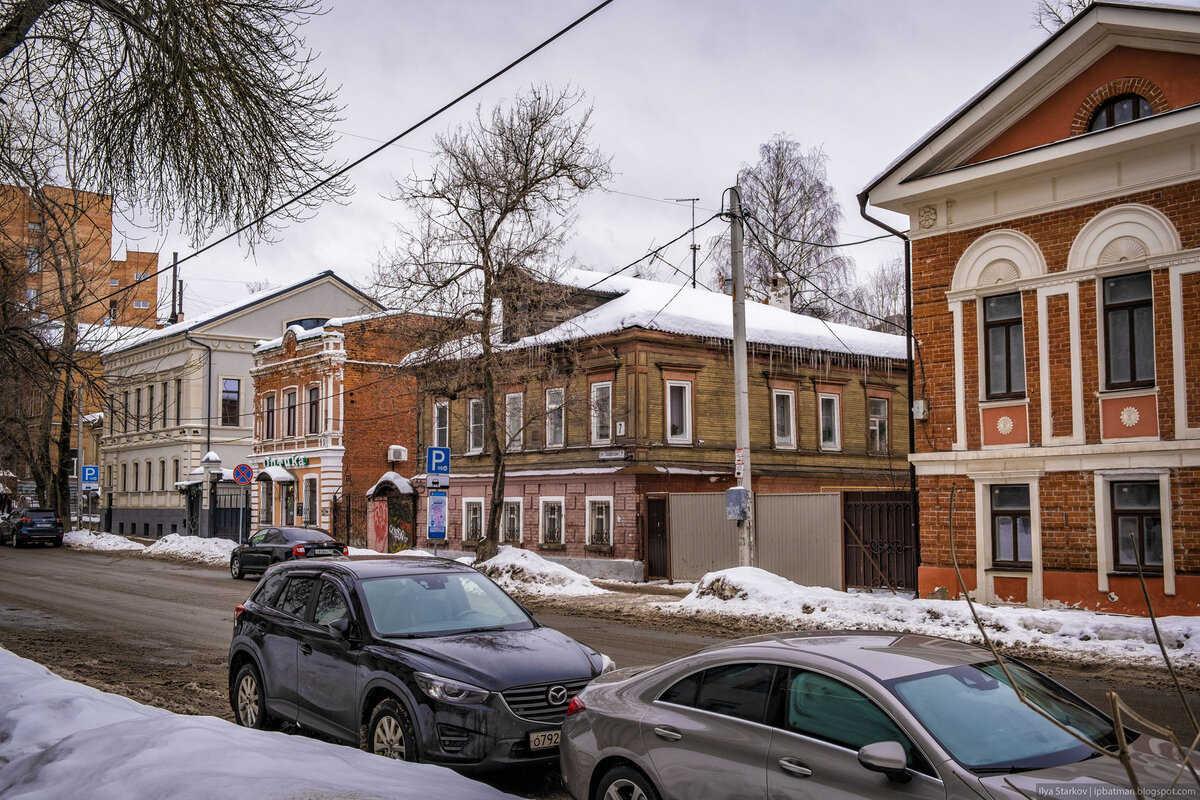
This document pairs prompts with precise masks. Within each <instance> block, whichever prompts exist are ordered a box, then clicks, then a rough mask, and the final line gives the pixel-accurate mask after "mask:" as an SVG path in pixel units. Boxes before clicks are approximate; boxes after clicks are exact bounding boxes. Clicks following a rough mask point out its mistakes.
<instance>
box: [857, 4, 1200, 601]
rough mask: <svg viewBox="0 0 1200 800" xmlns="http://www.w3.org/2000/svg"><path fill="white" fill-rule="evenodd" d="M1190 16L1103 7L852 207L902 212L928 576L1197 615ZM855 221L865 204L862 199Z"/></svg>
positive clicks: (1199, 328) (1198, 225) (1197, 80)
mask: <svg viewBox="0 0 1200 800" xmlns="http://www.w3.org/2000/svg"><path fill="white" fill-rule="evenodd" d="M1198 104H1200V13H1197V11H1196V10H1184V9H1178V8H1163V7H1140V6H1130V5H1126V4H1118V3H1109V2H1104V0H1100V1H1099V2H1096V3H1093V4H1092V5H1090V6H1089V7H1088V8H1087V9H1086V10H1085V11H1083V12H1082V13H1080V14H1079V15H1078V16H1077V17H1076V18H1075V19H1073V20H1072V21H1071V22H1070V23H1069V24H1067V25H1066V26H1064V27H1063V28H1062V29H1060V30H1059V31H1058V32H1057V33H1055V34H1054V35H1053V36H1051V37H1050V38H1049V39H1048V40H1047V41H1046V42H1045V43H1044V44H1042V45H1041V46H1040V47H1039V48H1037V49H1036V50H1034V51H1033V52H1032V53H1030V54H1029V55H1028V56H1026V57H1025V58H1024V59H1023V60H1022V61H1021V62H1020V63H1018V64H1017V65H1016V66H1014V67H1013V68H1012V69H1011V70H1009V71H1008V72H1007V73H1005V74H1004V75H1002V76H1000V77H999V78H998V79H997V80H996V81H995V82H993V83H992V84H991V85H990V86H989V87H987V88H986V89H985V90H984V91H983V92H981V93H980V94H979V95H977V96H976V97H974V98H972V99H971V100H970V101H969V102H968V103H967V104H966V105H964V106H963V107H962V108H961V109H959V110H958V111H957V112H956V113H955V114H954V115H953V116H952V117H950V118H949V119H948V120H946V121H945V122H943V123H942V124H941V125H940V126H939V127H938V128H936V129H935V130H933V131H932V132H931V133H929V134H928V135H927V136H926V137H925V138H923V139H922V140H921V141H919V142H917V143H916V144H915V145H914V146H913V147H911V148H910V149H909V150H908V151H907V152H906V153H905V154H904V155H902V156H901V157H900V158H899V159H898V160H897V161H896V162H894V163H893V164H892V166H890V167H888V169H887V171H886V172H884V173H883V174H882V175H881V176H879V177H878V178H877V179H876V180H875V181H874V182H873V183H872V184H871V185H870V186H869V187H868V188H867V189H866V190H865V191H864V192H863V195H862V196H861V197H860V199H861V200H863V201H864V203H865V202H870V203H871V204H873V205H875V206H878V207H881V208H884V209H888V210H890V211H894V212H898V213H901V214H904V215H907V216H908V218H909V224H910V232H909V234H908V235H909V238H910V239H911V276H912V304H913V315H914V325H913V335H914V338H915V339H916V341H917V346H918V354H919V356H918V357H919V363H921V364H922V365H923V370H922V372H921V373H920V375H919V378H920V380H919V382H918V391H917V397H918V398H921V399H923V400H924V401H926V403H927V416H926V417H925V418H923V419H919V420H918V421H917V422H916V423H915V424H916V426H917V427H916V441H917V452H915V453H914V454H913V455H912V456H911V461H912V463H913V464H914V465H915V468H916V472H917V475H918V489H919V492H920V507H921V514H920V523H921V552H922V566H921V571H920V591H921V594H922V595H929V594H931V593H933V592H936V591H937V590H938V589H939V588H943V589H947V590H948V591H949V593H950V594H951V595H953V594H956V593H957V591H958V589H957V582H956V579H955V577H954V573H953V569H952V566H953V565H952V558H951V552H950V506H951V498H952V496H953V504H954V520H953V535H954V543H955V549H956V551H957V558H958V563H959V564H960V566H962V567H963V568H964V578H965V580H966V582H967V584H968V588H969V589H972V590H973V591H974V592H975V594H976V596H977V597H979V598H980V599H982V600H986V601H999V602H1016V603H1027V604H1029V605H1031V606H1041V605H1045V604H1052V603H1064V604H1070V605H1076V604H1078V605H1081V606H1084V607H1087V608H1097V609H1102V610H1109V611H1118V612H1129V613H1140V614H1144V613H1146V608H1145V603H1144V601H1143V599H1142V593H1141V588H1140V586H1139V583H1138V577H1137V573H1138V569H1139V564H1140V565H1141V568H1142V570H1143V572H1144V574H1145V575H1146V576H1147V579H1148V581H1147V582H1148V586H1149V589H1150V593H1151V598H1152V600H1153V603H1154V606H1155V610H1156V611H1157V612H1159V613H1186V614H1194V613H1197V612H1200V506H1198V505H1197V502H1196V501H1197V496H1198V494H1200V161H1198V154H1200V149H1198V148H1200V144H1198V142H1200V105H1198ZM864 207H865V206H864Z"/></svg>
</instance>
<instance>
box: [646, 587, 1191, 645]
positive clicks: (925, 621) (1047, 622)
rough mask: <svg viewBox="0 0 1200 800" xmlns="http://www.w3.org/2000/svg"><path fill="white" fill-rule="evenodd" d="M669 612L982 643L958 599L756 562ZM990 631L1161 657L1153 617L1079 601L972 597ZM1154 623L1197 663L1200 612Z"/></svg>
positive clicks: (1000, 641) (1004, 641)
mask: <svg viewBox="0 0 1200 800" xmlns="http://www.w3.org/2000/svg"><path fill="white" fill-rule="evenodd" d="M659 608H661V609H662V610H663V611H665V612H672V613H697V612H699V613H718V614H728V615H736V616H756V617H763V618H769V619H772V620H779V623H780V626H781V628H795V629H805V628H823V629H864V628H872V629H877V630H886V631H897V632H910V633H925V634H929V635H932V636H945V637H947V638H950V639H958V640H960V641H967V642H975V643H982V641H983V639H982V637H981V636H980V634H979V629H978V628H977V627H976V625H975V621H974V620H973V619H972V618H971V612H970V609H969V608H968V607H967V604H966V601H963V600H920V599H911V598H910V597H905V596H899V597H893V596H892V595H890V594H874V593H873V594H866V593H863V594H848V593H846V592H839V591H836V590H834V589H824V588H820V587H813V586H801V585H799V584H795V583H792V582H791V581H789V580H787V579H786V578H782V577H780V576H778V575H775V574H773V573H770V572H766V571H765V570H761V569H756V568H754V567H734V568H733V569H726V570H721V571H719V572H711V573H709V574H707V575H705V576H704V577H703V578H702V579H701V580H700V582H699V583H698V584H697V585H696V588H695V589H694V590H693V591H692V593H691V594H689V595H688V596H687V597H685V598H683V599H682V600H680V601H679V602H678V603H663V604H661V605H660V606H659ZM975 609H976V611H978V612H979V618H980V620H981V621H982V622H983V624H984V626H985V627H986V628H987V632H988V636H989V637H991V639H992V640H993V641H994V642H995V643H996V644H997V645H999V646H1001V647H1004V648H1005V649H1008V648H1029V649H1030V650H1034V651H1053V652H1054V654H1055V656H1056V657H1070V656H1072V655H1075V656H1079V657H1086V658H1088V659H1092V660H1097V659H1106V660H1110V661H1113V662H1120V663H1125V664H1134V665H1151V664H1157V665H1161V664H1162V655H1161V654H1160V652H1159V649H1158V643H1157V642H1156V641H1155V638H1154V631H1153V629H1152V627H1151V625H1150V620H1149V619H1145V618H1142V617H1125V616H1116V615H1111V614H1098V613H1095V612H1092V611H1084V610H1082V609H1061V610H1060V609H1032V608H1025V607H1023V606H1022V607H1015V606H1001V607H996V608H993V607H989V606H984V605H979V604H976V606H975ZM1159 629H1160V631H1161V632H1162V636H1163V641H1164V643H1165V644H1166V647H1167V652H1168V653H1169V654H1170V656H1171V660H1172V662H1173V663H1175V664H1176V665H1181V666H1191V667H1195V666H1200V618H1195V617H1164V618H1161V619H1159Z"/></svg>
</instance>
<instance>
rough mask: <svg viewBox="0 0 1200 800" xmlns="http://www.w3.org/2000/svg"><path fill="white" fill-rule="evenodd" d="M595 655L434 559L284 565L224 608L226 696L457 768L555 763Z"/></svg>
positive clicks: (257, 714) (239, 708)
mask: <svg viewBox="0 0 1200 800" xmlns="http://www.w3.org/2000/svg"><path fill="white" fill-rule="evenodd" d="M603 663H604V660H603V658H602V657H601V656H600V655H599V654H598V653H597V652H596V651H594V650H592V649H590V648H588V647H585V646H584V645H582V644H580V643H578V642H576V641H575V640H574V639H571V638H570V637H568V636H565V635H564V634H562V633H559V632H558V631H556V630H553V629H551V628H546V627H543V626H542V625H540V624H538V622H537V621H535V620H534V619H533V617H531V616H530V615H529V613H528V612H527V611H526V610H525V609H524V608H523V607H522V606H521V605H520V604H518V603H517V602H516V601H514V600H513V599H512V598H511V597H509V596H508V595H507V594H506V593H505V592H504V590H503V589H501V588H500V587H499V586H497V585H496V584H495V583H493V582H492V581H491V579H489V578H488V577H487V576H485V575H482V574H480V573H479V572H478V571H476V570H474V569H472V568H471V567H468V566H465V565H463V564H459V563H457V562H455V561H450V560H448V559H443V558H431V557H429V558H427V557H400V558H397V557H393V558H378V559H374V558H372V559H356V560H353V561H351V560H344V559H336V560H332V559H331V560H313V561H294V562H289V563H286V564H281V565H279V566H276V567H274V568H272V569H271V570H270V571H268V572H267V574H266V575H265V576H263V579H262V580H261V581H260V582H259V585H258V587H257V588H256V589H255V590H254V592H253V593H252V594H251V595H250V597H249V599H247V600H246V602H245V603H243V604H242V605H239V606H238V607H237V610H236V613H235V616H234V630H233V642H232V644H231V646H230V650H229V700H230V704H231V705H232V707H233V712H234V718H235V719H236V720H237V721H238V723H239V724H241V725H245V726H247V727H251V728H268V727H272V726H274V725H277V724H278V723H279V722H283V721H291V722H296V723H299V724H300V725H301V726H303V727H306V728H311V729H312V730H314V731H319V732H321V733H322V734H325V735H326V736H330V737H333V738H335V739H337V740H340V741H342V742H346V743H349V744H357V745H358V746H359V747H362V748H363V749H364V750H367V751H368V752H371V753H376V754H379V755H383V756H388V757H390V758H396V759H402V760H406V761H418V760H419V761H428V762H434V763H439V764H443V765H448V766H453V767H457V768H460V769H478V770H486V769H495V768H499V767H506V766H511V765H523V764H536V763H553V762H554V761H556V760H557V758H558V744H559V733H560V725H561V724H562V720H563V717H564V716H565V715H566V710H567V706H568V704H569V703H570V702H571V700H572V698H574V697H575V695H576V694H578V693H579V691H580V690H581V689H583V687H584V686H586V685H587V683H588V682H589V681H590V680H591V679H592V678H594V677H595V676H596V675H599V674H600V673H601V671H602V669H603Z"/></svg>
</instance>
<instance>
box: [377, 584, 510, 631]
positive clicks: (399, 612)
mask: <svg viewBox="0 0 1200 800" xmlns="http://www.w3.org/2000/svg"><path fill="white" fill-rule="evenodd" d="M362 599H363V605H364V607H365V608H366V612H367V616H368V617H369V618H370V620H371V624H372V626H373V627H374V629H375V631H376V632H377V633H378V634H379V635H380V636H384V637H388V636H390V637H406V636H408V637H419V636H444V635H448V634H454V633H466V632H468V631H478V630H528V629H529V628H532V627H533V622H532V621H531V620H530V619H529V615H527V614H526V613H525V612H524V611H523V610H522V609H521V607H520V606H519V605H517V604H516V603H515V602H514V601H513V599H512V598H511V597H509V596H508V595H507V594H505V593H504V591H503V590H502V589H500V587H499V586H497V585H496V584H494V583H492V582H491V580H489V579H488V578H486V577H485V576H483V575H480V574H479V573H477V572H443V573H434V574H430V575H397V576H391V577H386V578H371V579H368V580H364V581H363V582H362Z"/></svg>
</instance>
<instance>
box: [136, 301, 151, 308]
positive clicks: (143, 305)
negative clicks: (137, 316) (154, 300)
mask: <svg viewBox="0 0 1200 800" xmlns="http://www.w3.org/2000/svg"><path fill="white" fill-rule="evenodd" d="M133 307H134V308H135V309H138V310H141V309H148V308H150V301H149V300H134V301H133Z"/></svg>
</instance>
